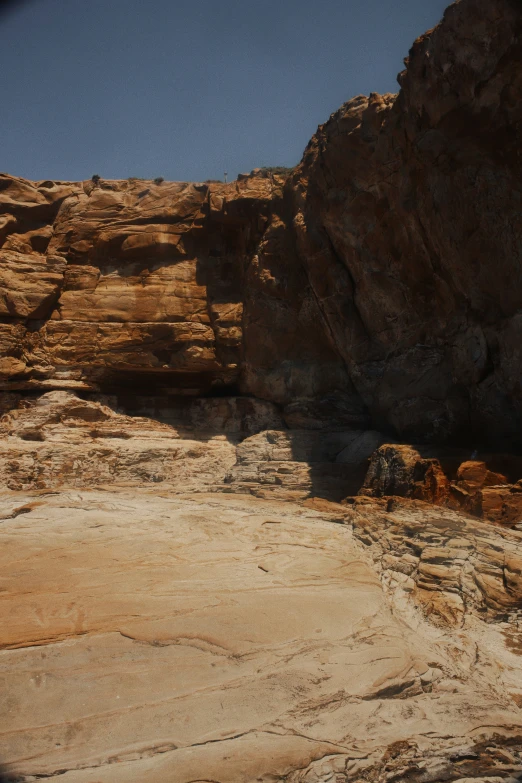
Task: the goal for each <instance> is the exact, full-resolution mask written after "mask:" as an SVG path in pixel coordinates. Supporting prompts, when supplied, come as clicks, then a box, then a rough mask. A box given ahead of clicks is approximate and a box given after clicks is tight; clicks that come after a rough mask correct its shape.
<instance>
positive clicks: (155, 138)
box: [0, 0, 448, 181]
mask: <svg viewBox="0 0 522 783" xmlns="http://www.w3.org/2000/svg"><path fill="white" fill-rule="evenodd" d="M447 4H448V2H446V0H393V1H391V0H321V2H318V1H317V0H183V1H182V0H23V1H22V2H19V3H16V2H14V3H11V4H9V3H8V4H7V5H5V6H4V9H3V11H2V12H1V13H0V74H1V78H0V84H1V87H0V96H1V102H0V105H1V115H0V171H6V172H9V173H10V174H16V175H18V176H22V177H27V178H29V179H72V180H75V179H87V178H88V177H90V176H91V175H92V174H94V173H97V174H100V175H101V176H102V177H104V178H107V179H110V178H126V177H133V176H134V177H145V178H154V177H157V176H163V177H164V178H165V179H172V180H194V181H201V180H205V179H221V178H222V176H223V172H224V171H225V170H226V171H228V172H229V179H232V178H234V177H235V176H236V175H237V173H238V172H242V171H250V170H251V169H253V168H255V167H257V166H270V165H274V166H275V165H281V166H293V165H295V164H296V163H297V162H298V161H299V159H300V158H301V155H302V152H303V150H304V147H305V146H306V144H307V142H308V140H309V138H310V136H311V135H312V134H313V133H314V131H315V129H316V128H317V125H318V124H320V123H321V122H324V121H325V120H326V119H327V118H328V116H329V115H330V114H331V113H332V112H333V111H335V110H336V109H337V108H338V107H339V106H340V105H341V104H342V103H344V101H346V100H348V99H349V98H351V97H353V96H354V95H358V94H360V93H365V94H368V93H369V92H372V91H374V92H396V91H397V89H398V87H397V82H396V76H397V73H398V72H399V71H400V70H401V69H402V68H403V64H402V60H403V58H404V57H405V56H406V55H407V53H408V49H409V48H410V46H411V44H412V42H413V41H414V39H415V38H416V37H417V36H418V35H420V34H421V33H423V32H424V31H425V30H427V29H429V28H430V27H433V25H434V24H436V23H437V22H438V21H439V19H440V18H441V16H442V13H443V11H444V8H445V7H446V5H447Z"/></svg>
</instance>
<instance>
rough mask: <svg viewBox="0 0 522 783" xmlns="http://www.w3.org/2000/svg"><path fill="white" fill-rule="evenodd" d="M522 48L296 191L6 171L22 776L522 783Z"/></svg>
mask: <svg viewBox="0 0 522 783" xmlns="http://www.w3.org/2000/svg"><path fill="white" fill-rule="evenodd" d="M521 36H522V6H521V5H520V3H519V2H518V0H516V1H515V0H487V2H486V0H458V2H456V3H454V5H452V6H451V7H450V8H449V9H448V10H447V11H446V13H445V16H444V19H443V21H442V22H441V24H440V25H438V26H437V27H436V28H435V29H434V30H432V31H430V32H428V33H426V34H425V35H424V36H422V37H421V38H419V39H418V40H417V41H416V42H415V44H414V46H413V49H412V50H411V52H410V57H409V58H408V61H407V68H406V71H405V72H404V73H403V74H401V75H400V84H401V91H400V92H399V94H398V95H396V96H395V95H385V96H379V95H376V94H372V95H371V96H370V97H369V98H365V97H362V96H359V97H358V98H355V99H353V100H352V101H349V102H348V103H346V104H345V105H344V106H342V107H341V109H340V110H339V111H338V112H336V113H335V114H333V115H332V116H331V118H330V120H329V121H328V122H327V123H325V124H324V125H322V126H320V128H319V129H318V132H317V134H316V135H315V136H314V137H313V139H312V140H311V142H310V144H309V145H308V147H307V149H306V151H305V154H304V157H303V160H302V162H301V164H300V165H299V166H298V167H296V169H295V171H294V172H293V173H292V174H291V176H289V177H284V176H279V175H277V174H272V173H270V172H267V171H262V170H257V171H255V172H253V173H252V175H248V176H241V177H239V178H238V180H237V182H233V183H230V184H220V183H202V184H191V183H166V182H161V183H160V184H158V183H157V182H155V183H152V182H145V181H139V180H135V179H134V180H127V181H113V182H109V181H103V180H102V181H101V182H92V181H90V182H77V183H64V182H51V181H46V182H37V183H34V182H29V181H27V180H23V179H20V178H17V177H11V176H9V175H4V174H2V175H0V414H1V416H0V475H1V476H2V479H1V480H0V523H1V524H0V535H1V546H0V678H1V679H2V696H3V699H2V710H1V711H0V738H1V742H0V764H2V765H4V766H5V767H6V772H5V774H4V772H3V771H1V770H0V778H1V777H2V775H4V777H6V776H8V777H9V778H11V779H12V780H16V781H17V783H29V781H35V780H39V779H42V778H47V779H48V780H53V781H56V782H57V783H134V781H140V782H143V783H167V782H168V783H252V781H262V782H263V783H276V782H277V781H281V783H362V781H365V782H366V783H395V781H397V783H398V782H399V781H408V782H409V783H437V782H438V781H460V783H468V782H469V781H473V780H476V781H478V780H481V781H485V782H487V783H502V781H506V783H516V781H517V780H520V778H521V775H522V711H521V710H522V657H521V656H522V557H521V551H522V458H521V457H519V456H517V454H520V453H521V449H522V435H521V433H522V428H521V426H520V425H521V423H522V390H521V385H520V377H521V373H522V352H521V348H520V346H521V336H522V327H521V324H522V320H521V315H520V313H521V312H522V285H521V282H522V280H521V275H522V272H521V270H522V263H521V262H522V254H521V248H522V241H521V240H522V219H521V214H522V213H521V204H522V189H521V185H520V183H521V182H522V168H521V166H522V157H521V153H520V150H521V148H522V146H521V144H522V138H521V128H522V70H521V69H520V62H521V60H522V39H521ZM397 441H400V442H397ZM411 444H415V445H411ZM342 499H344V500H343V503H342V504H339V503H336V502H333V501H339V500H342ZM282 501H285V502H282ZM289 501H290V502H289ZM480 516H481V517H484V519H485V520H486V521H485V522H480V521H478V519H476V517H480ZM491 523H494V524H491Z"/></svg>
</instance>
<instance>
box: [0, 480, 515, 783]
mask: <svg viewBox="0 0 522 783" xmlns="http://www.w3.org/2000/svg"><path fill="white" fill-rule="evenodd" d="M0 511H1V516H2V517H3V522H2V546H1V549H0V574H1V577H0V618H1V619H0V623H1V626H0V640H1V643H2V647H3V651H2V652H0V671H1V678H2V685H1V687H2V693H3V694H4V700H3V703H4V709H3V710H2V715H1V717H0V733H1V734H0V736H1V747H2V759H1V760H2V761H3V762H4V763H6V764H9V765H11V768H12V769H14V770H16V772H17V773H18V774H22V775H24V776H31V775H45V776H49V775H50V776H51V778H50V779H52V780H54V779H56V780H58V781H65V782H66V783H84V782H85V783H87V782H89V783H102V782H103V783H111V782H112V781H121V782H122V783H123V781H125V783H127V782H128V783H131V781H135V780H141V781H148V782H149V783H159V782H160V781H167V780H168V781H172V782H173V783H177V782H178V781H179V783H188V782H189V781H196V780H198V781H199V780H219V781H221V782H222V783H235V781H244V782H245V783H247V781H248V782H249V781H252V780H282V779H283V778H284V777H285V776H287V775H290V774H294V773H295V774H297V772H296V770H306V769H307V768H308V767H309V766H310V765H311V764H313V763H315V761H316V760H318V759H327V758H328V759H329V761H328V762H326V761H325V762H323V763H324V764H327V766H328V765H330V761H331V759H334V760H335V763H334V761H332V762H331V763H332V764H334V767H335V766H337V767H338V768H339V771H342V770H344V769H345V767H346V764H347V763H348V761H349V760H350V759H353V758H354V754H355V756H356V757H360V756H361V748H365V749H366V750H365V751H364V752H365V753H366V755H368V754H371V753H372V752H376V748H377V749H379V752H380V753H381V754H382V749H383V748H386V747H387V746H388V745H389V744H391V743H393V742H397V741H399V740H404V739H405V738H409V737H411V736H416V737H418V736H421V735H424V734H426V735H432V734H433V735H434V736H435V735H436V736H443V735H446V734H447V735H451V736H454V737H462V736H463V735H466V734H468V733H470V732H472V731H474V730H475V729H476V728H477V727H479V726H483V725H486V724H487V725H488V726H497V727H498V731H500V730H501V729H502V727H505V726H506V725H507V724H509V725H510V726H513V725H515V724H517V722H518V723H519V725H520V730H521V731H522V713H519V711H518V710H517V708H516V706H515V705H514V704H512V705H511V706H506V703H505V701H503V700H502V697H501V695H500V694H499V692H498V689H497V692H494V691H493V690H492V689H491V688H490V684H489V683H488V684H486V683H484V682H481V681H480V678H479V679H478V680H477V681H476V682H475V681H472V680H471V679H469V672H468V677H467V676H466V674H465V672H464V671H463V666H462V665H461V664H459V667H460V668H459V667H457V668H459V671H458V675H459V680H458V681H455V682H454V686H453V687H452V688H451V689H449V690H448V689H444V688H442V689H441V690H440V692H439V693H437V694H436V697H435V698H434V697H433V694H432V693H431V692H430V691H431V690H432V688H433V687H434V686H433V685H432V684H431V683H430V684H429V687H428V686H427V685H426V683H428V682H429V681H430V677H431V675H429V676H428V673H429V672H431V671H432V669H433V667H434V665H435V664H437V667H438V668H437V667H435V668H436V670H437V671H439V672H442V671H443V670H446V673H450V676H454V675H455V674H456V673H457V672H456V671H455V663H454V658H453V657H452V656H454V655H455V653H454V652H453V651H452V650H451V649H449V648H448V649H445V647H444V645H441V644H438V643H436V642H435V641H434V640H433V639H428V638H427V637H426V635H425V633H424V631H423V630H422V627H420V626H419V627H418V628H416V629H412V628H411V627H408V625H407V624H406V623H405V622H404V619H402V620H401V618H400V617H397V616H394V613H393V612H392V610H391V604H390V601H389V599H388V598H387V596H386V594H385V592H383V589H382V586H381V582H380V581H379V579H378V577H377V574H376V571H375V570H374V568H373V567H372V566H371V565H370V562H369V561H368V560H367V559H366V555H365V551H364V549H362V548H360V547H359V545H358V544H357V543H356V542H355V541H354V539H353V538H352V533H351V530H350V529H349V528H348V527H346V526H342V525H334V524H332V523H331V522H330V521H329V519H328V516H327V515H325V514H321V513H319V512H318V511H315V510H312V509H305V508H303V507H299V506H297V505H293V504H290V503H278V502H267V501H262V500H258V499H254V498H250V497H243V496H234V495H227V496H220V495H217V496H216V495H192V496H181V497H180V496H178V497H177V498H175V499H174V498H169V497H168V496H167V495H166V493H163V495H162V496H160V495H159V493H158V492H156V493H154V492H152V491H147V490H139V489H135V490H132V491H131V490H126V491H123V490H115V491H113V492H111V491H103V492H102V491H94V490H64V491H62V492H59V493H58V492H56V493H53V492H51V493H32V494H28V493H26V494H22V493H6V494H4V495H2V497H1V509H0ZM455 643H457V639H455V640H453V644H455ZM460 644H461V646H462V643H460ZM461 654H462V656H464V658H463V660H465V659H466V656H467V653H466V650H465V648H462V650H461ZM469 657H470V658H471V655H470V656H469ZM452 661H453V663H452ZM452 666H453V669H454V671H453V674H452V673H451V667H452ZM464 668H465V667H464ZM463 682H464V683H465V686H464V687H462V683H463ZM430 742H431V740H430ZM357 754H359V755H358V756H357ZM363 755H364V753H363ZM325 768H326V767H325ZM334 771H335V770H334ZM325 774H326V773H325ZM27 779H31V778H30V777H29V778H27ZM293 779H295V780H298V779H299V780H300V779H301V778H299V777H296V778H293ZM303 779H304V778H303ZM318 779H319V780H323V778H318ZM324 779H325V780H326V779H327V778H324ZM344 779H345V778H344V777H343V778H341V780H344Z"/></svg>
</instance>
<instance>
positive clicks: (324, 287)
mask: <svg viewBox="0 0 522 783" xmlns="http://www.w3.org/2000/svg"><path fill="white" fill-rule="evenodd" d="M521 27H522V18H521V13H520V7H519V4H518V2H516V0H492V1H491V0H487V1H486V0H473V1H471V0H460V2H457V3H454V4H453V5H452V6H450V7H449V8H448V10H447V11H446V13H445V15H444V19H443V21H442V22H441V24H440V25H439V26H437V27H436V28H435V29H434V30H432V31H430V32H429V33H426V34H425V35H423V36H422V37H421V38H419V39H418V40H417V41H416V42H415V44H414V46H413V48H412V50H411V52H410V56H409V57H408V58H407V61H406V65H407V67H406V70H405V71H404V72H403V73H402V74H400V76H399V81H400V85H401V90H400V92H399V93H398V95H385V96H380V95H376V94H372V95H371V96H370V97H369V98H366V97H363V96H359V97H357V98H355V99H353V100H351V101H349V102H348V103H346V104H345V105H344V106H342V107H341V109H339V111H338V112H336V113H335V114H333V115H332V116H331V118H330V119H329V120H328V122H326V123H325V124H324V125H322V126H320V128H319V129H318V131H317V133H316V135H315V136H314V137H313V139H312V140H311V142H310V144H309V145H308V147H307V149H306V151H305V154H304V157H303V160H302V162H301V164H300V165H299V166H298V167H297V168H296V170H295V171H294V172H293V174H292V175H291V176H290V177H288V178H286V179H285V178H284V177H282V176H279V175H272V174H270V172H263V171H258V172H254V174H253V175H252V176H241V177H239V178H238V180H237V181H236V182H233V183H230V184H228V185H224V184H219V183H209V184H199V185H197V184H196V185H194V184H187V183H166V182H161V183H160V184H155V183H153V182H145V181H141V180H128V181H117V182H106V181H103V180H102V181H101V182H99V183H93V182H87V183H85V182H84V183H55V182H39V183H32V182H28V181H25V180H21V179H18V178H15V177H9V176H7V175H3V176H2V177H1V179H0V210H1V211H2V213H3V214H2V217H1V219H0V220H1V229H0V236H1V241H2V243H3V244H2V247H1V250H0V254H1V255H0V275H1V278H0V285H1V291H2V301H1V303H0V306H1V313H0V315H1V316H2V324H1V325H0V326H1V339H2V342H1V348H2V359H1V363H0V370H1V374H2V379H3V380H2V388H3V389H4V391H13V392H21V391H28V390H39V389H45V390H50V389H67V388H69V389H78V390H80V391H85V392H88V391H101V392H108V391H113V392H114V391H116V392H119V393H121V394H123V395H124V393H125V391H126V390H127V389H129V387H130V386H132V387H133V393H136V391H137V390H142V391H143V390H146V392H147V393H148V395H149V397H150V396H152V397H155V398H156V399H163V400H165V401H166V404H167V405H169V406H173V405H175V404H176V399H178V398H179V397H180V396H182V395H186V394H196V395H216V394H230V393H233V394H241V395H250V396H254V397H258V398H261V399H264V400H268V401H272V402H274V403H276V404H277V405H279V406H281V409H282V412H283V415H285V417H286V420H287V422H288V424H289V426H291V427H293V426H298V427H304V428H308V427H314V426H315V427H317V426H330V427H332V425H334V426H339V424H341V426H344V428H349V427H355V428H361V427H363V428H366V427H368V426H372V427H373V428H375V429H379V430H384V431H386V432H388V433H389V434H393V435H395V436H397V437H399V438H401V439H404V440H407V441H410V442H411V441H415V442H430V441H436V442H442V441H448V440H455V439H456V438H459V439H461V440H464V441H466V442H474V441H477V442H480V443H482V442H487V443H488V444H489V445H490V446H494V447H495V448H499V447H502V448H504V449H506V448H508V449H513V448H520V446H521V436H520V432H521V431H522V430H521V427H520V423H521V390H520V384H519V381H518V378H519V377H520V374H521V370H522V366H521V362H522V359H521V354H520V350H519V346H520V339H521V323H522V321H521V320H520V313H519V311H520V310H521V308H522V301H521V293H520V291H521V290H522V286H521V278H520V275H521V272H520V270H521V269H522V264H521V256H520V254H521V247H522V241H521V232H522V224H521V222H520V214H521V203H522V193H521V189H520V180H521V157H520V148H521V141H522V140H521V137H520V133H521V131H520V120H521V113H522V105H521V100H522V98H521V96H522V76H521V73H520V68H519V63H520V55H521V46H522V44H521ZM296 422H297V425H296Z"/></svg>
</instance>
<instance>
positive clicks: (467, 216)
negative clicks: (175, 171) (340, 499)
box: [294, 0, 522, 448]
mask: <svg viewBox="0 0 522 783" xmlns="http://www.w3.org/2000/svg"><path fill="white" fill-rule="evenodd" d="M521 32H522V12H521V9H520V5H519V4H518V3H516V2H512V0H493V2H490V0H478V2H477V1H476V0H472V1H470V2H467V0H461V2H458V3H454V4H453V5H452V6H450V7H449V8H448V9H447V11H446V13H445V15H444V19H443V21H442V22H441V24H440V25H438V26H437V27H436V28H434V29H433V30H432V31H430V32H428V33H426V34H425V35H424V36H422V37H421V38H419V39H418V40H417V41H416V42H415V44H414V46H413V48H412V50H411V52H410V56H409V58H408V60H407V63H406V65H407V68H406V70H405V71H404V72H403V73H402V74H401V75H400V78H399V81H400V84H401V91H400V93H399V94H398V96H391V95H386V96H379V95H376V94H373V95H371V96H370V97H369V98H365V97H362V96H360V97H358V98H356V99H354V100H352V101H350V102H348V103H347V104H345V105H344V106H343V107H342V108H341V109H340V110H339V111H338V112H336V113H335V114H333V115H332V117H331V118H330V120H329V121H328V122H327V123H326V124H325V125H323V126H321V127H320V128H319V130H318V132H317V134H316V135H315V136H314V138H313V139H312V141H311V143H310V145H309V146H308V148H307V150H306V152H305V155H304V158H303V162H302V164H301V166H300V167H299V169H298V171H297V174H296V177H295V179H294V187H295V193H296V204H297V205H298V211H297V214H296V217H295V221H294V222H295V226H296V232H297V236H298V243H299V248H300V257H301V259H302V260H303V263H304V265H305V268H306V270H307V274H308V278H309V280H310V282H311V285H312V287H313V288H314V292H315V293H316V296H317V300H318V302H319V304H320V306H321V310H322V312H323V314H324V316H325V318H326V320H327V322H328V324H329V326H330V330H331V334H332V335H333V338H334V342H335V345H336V347H337V349H338V351H339V353H340V354H341V355H342V356H343V359H344V361H345V363H346V366H347V367H348V368H349V371H350V377H351V379H352V381H353V383H354V385H355V386H356V388H357V391H358V392H359V394H360V396H361V398H362V400H363V402H364V403H365V405H366V406H367V407H368V409H369V411H370V412H371V414H372V418H373V422H374V425H377V428H379V429H380V428H382V427H383V426H384V425H386V426H391V427H392V428H393V430H394V432H395V433H396V434H397V435H399V436H400V437H401V438H402V439H404V440H407V441H409V442H412V441H413V442H426V441H427V440H447V439H448V438H450V437H455V436H457V435H460V436H461V437H466V438H467V439H468V442H470V443H471V442H483V441H490V442H491V443H495V444H496V445H497V446H498V445H499V444H501V443H502V444H503V445H504V447H505V446H506V445H508V446H511V447H513V446H517V447H520V445H521V444H520V431H521V429H520V413H521V407H520V406H521V397H520V389H519V384H518V380H516V379H518V378H519V376H520V373H521V369H522V368H521V364H520V362H521V354H520V351H519V348H518V346H519V344H520V315H519V310H520V308H521V300H520V290H521V289H520V284H519V280H520V269H521V263H520V261H521V248H522V242H521V238H522V237H521V225H520V199H521V195H522V194H521V191H520V179H521V175H522V169H521V158H520V144H521V136H520V119H521V112H522V81H521V79H522V76H521V72H520V68H519V67H518V63H519V61H520V54H521V51H522V48H521V47H522V40H521ZM473 448H474V446H473Z"/></svg>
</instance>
